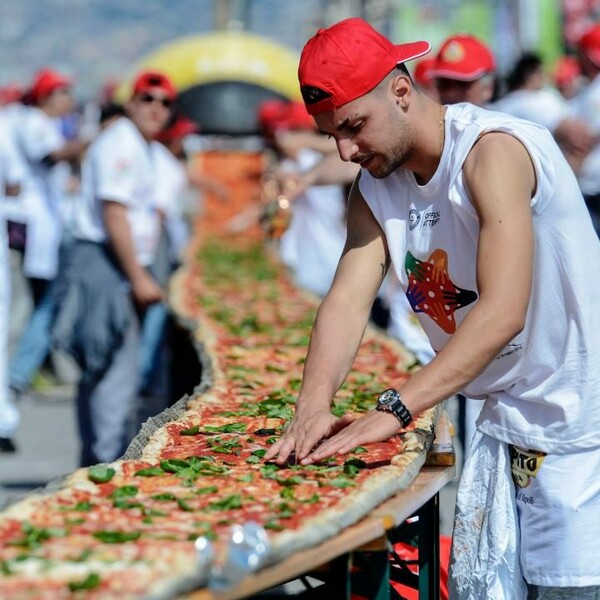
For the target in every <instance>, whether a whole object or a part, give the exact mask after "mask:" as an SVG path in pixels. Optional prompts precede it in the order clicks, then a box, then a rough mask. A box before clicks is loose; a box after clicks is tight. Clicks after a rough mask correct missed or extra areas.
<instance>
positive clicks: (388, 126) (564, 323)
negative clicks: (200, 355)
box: [265, 19, 600, 600]
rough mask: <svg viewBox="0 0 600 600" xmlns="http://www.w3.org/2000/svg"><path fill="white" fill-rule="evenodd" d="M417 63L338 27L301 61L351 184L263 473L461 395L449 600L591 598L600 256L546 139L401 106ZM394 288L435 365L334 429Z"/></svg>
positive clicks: (385, 432) (416, 99)
mask: <svg viewBox="0 0 600 600" xmlns="http://www.w3.org/2000/svg"><path fill="white" fill-rule="evenodd" d="M428 49H429V44H427V43H426V42H416V43H412V44H400V45H394V44H392V43H391V42H390V41H389V40H388V39H386V38H385V37H383V36H382V35H380V34H379V33H378V32H376V31H375V30H374V29H373V28H372V27H371V26H369V25H368V24H367V23H366V22H365V21H362V20H361V19H348V20H345V21H341V22H339V23H337V24H335V25H332V26H331V27H329V28H327V29H321V30H319V31H318V32H317V34H316V35H315V36H314V37H312V38H311V39H310V40H309V41H308V42H307V44H306V45H305V47H304V49H303V51H302V55H301V58H300V66H299V69H298V76H299V80H300V86H301V90H302V95H303V98H304V101H305V104H306V107H307V110H308V111H309V113H311V114H312V115H313V117H314V118H315V122H316V123H317V126H318V127H319V129H320V130H321V131H322V132H323V133H326V134H328V135H331V136H332V137H333V138H334V139H335V141H336V143H337V147H338V152H339V154H340V157H341V158H342V159H343V160H345V161H352V162H354V163H356V164H358V165H360V167H361V171H360V174H359V176H358V178H357V181H356V182H355V184H354V187H353V189H352V192H351V193H350V198H349V201H348V219H347V241H346V245H345V248H344V251H343V253H342V257H341V259H340V262H339V264H338V268H337V271H336V275H335V278H334V281H333V284H332V287H331V289H330V291H329V292H328V294H327V295H326V297H325V298H324V300H323V302H322V303H321V305H320V307H319V310H318V313H317V317H316V320H315V324H314V326H313V330H312V335H311V341H310V345H309V350H308V354H307V357H306V362H305V366H304V374H303V379H302V384H301V387H300V391H299V394H298V401H297V405H296V414H295V416H294V419H293V420H292V422H291V423H290V425H289V426H288V428H287V429H286V431H285V433H284V435H283V436H282V437H281V438H280V440H278V441H277V442H276V443H275V444H274V445H273V446H272V447H271V449H270V450H269V451H268V452H267V454H266V455H265V459H266V460H273V459H275V460H276V461H277V462H278V463H279V464H283V463H284V462H285V461H286V460H287V459H288V458H289V456H290V455H291V453H292V452H294V454H295V460H296V461H298V462H300V463H301V464H304V465H307V464H311V463H314V462H319V461H322V460H324V459H326V458H327V457H329V456H331V455H333V454H336V453H347V452H350V451H351V450H352V449H354V448H356V447H357V446H360V445H362V444H368V443H370V442H377V441H380V440H384V439H387V438H388V437H390V436H391V435H394V434H396V433H398V432H399V431H401V429H402V428H405V427H407V426H408V425H410V423H411V422H412V420H413V415H416V414H418V413H420V412H422V411H423V410H425V409H428V408H430V407H433V406H435V405H436V404H438V403H440V402H442V401H443V400H444V399H445V398H448V397H449V396H451V395H452V394H455V393H457V392H458V391H464V393H465V395H467V396H468V397H475V398H480V399H482V400H485V402H484V407H483V411H482V413H481V415H480V417H479V419H478V430H477V432H476V433H475V437H474V439H473V442H472V444H471V448H470V454H469V456H468V458H467V462H466V464H465V466H464V469H463V474H462V478H461V483H460V486H459V491H458V498H457V512H456V520H455V526H454V535H453V540H454V549H455V552H454V553H453V559H452V576H451V582H450V583H451V588H452V590H453V593H454V596H453V597H454V598H458V599H465V600H466V599H471V600H472V599H481V600H484V599H488V598H525V597H528V598H530V599H535V600H537V599H540V598H542V597H553V595H554V597H564V598H572V599H575V598H577V599H578V600H579V599H581V598H594V597H596V596H597V594H598V593H599V590H600V587H599V586H600V564H599V563H598V561H597V560H596V552H595V551H594V549H595V548H597V540H598V539H599V538H600V521H599V520H598V519H597V511H598V508H599V507H600V491H599V490H598V486H597V470H598V469H600V444H599V442H598V433H597V429H598V428H597V423H598V422H600V393H599V391H600V361H599V360H598V359H599V355H598V351H597V350H596V349H598V348H600V343H599V342H600V337H599V336H600V314H599V312H598V310H597V306H598V303H599V302H600V280H598V278H596V277H590V273H591V272H594V270H596V271H597V270H598V268H600V242H599V241H598V240H597V238H596V235H595V232H594V230H593V227H592V224H591V221H590V219H589V216H588V214H587V211H586V208H585V205H584V202H583V199H582V197H581V193H580V191H579V189H578V186H577V182H576V180H575V177H574V175H573V172H572V171H571V169H570V167H569V166H568V164H567V163H566V161H565V159H564V157H563V156H562V154H561V152H560V150H559V148H558V147H557V145H556V143H555V142H554V140H553V138H552V136H551V135H550V133H549V132H548V131H547V130H546V129H545V128H543V127H541V126H539V125H536V124H534V123H531V122H528V121H522V120H518V119H515V118H514V117H510V116H507V115H503V114H502V113H497V112H493V111H487V110H485V109H482V108H479V107H477V106H474V105H473V104H469V103H461V104H455V105H451V106H446V107H444V106H440V105H439V104H438V103H436V102H435V101H433V100H431V98H429V97H428V96H427V95H426V94H424V93H422V92H421V91H420V90H419V89H418V88H415V86H414V85H413V82H412V80H411V78H410V75H409V74H408V72H407V70H406V68H405V66H404V62H405V61H408V60H411V59H415V58H418V57H419V56H422V55H423V54H424V53H426V52H427V50H428ZM389 269H393V270H394V273H395V275H396V276H397V277H398V279H399V280H400V283H401V285H402V287H403V288H404V290H405V292H406V295H407V298H408V300H409V302H410V305H411V306H412V308H413V311H414V312H415V314H416V316H417V317H418V318H419V321H420V322H421V324H422V326H423V328H424V329H425V331H426V333H427V335H428V337H429V339H430V342H431V344H432V347H433V348H434V350H435V351H436V356H435V358H433V360H432V361H431V362H430V363H429V364H427V365H426V366H424V367H423V368H422V369H420V370H418V371H417V372H415V373H414V374H413V375H412V376H411V377H410V378H409V379H408V380H407V381H403V382H396V381H382V382H381V383H382V386H381V387H382V389H383V388H384V387H385V388H387V389H385V390H384V391H383V392H382V393H381V394H380V395H379V396H378V397H377V398H373V404H374V406H376V408H375V409H374V410H371V411H369V412H367V413H366V414H365V415H363V416H362V417H360V418H358V419H352V418H351V417H349V416H348V415H346V416H343V417H341V418H337V417H335V416H334V415H333V414H332V412H331V406H332V402H333V399H334V396H335V394H336V392H337V390H338V389H339V388H340V386H341V385H342V383H343V382H344V380H345V378H346V376H347V375H348V373H349V370H350V368H351V366H352V364H353V363H354V359H355V357H356V353H357V351H358V348H359V345H360V342H361V338H362V335H363V332H364V329H365V325H366V323H367V320H368V316H369V311H370V308H371V306H372V304H373V300H374V298H375V296H376V294H377V290H378V288H379V286H380V285H381V282H382V279H383V278H384V276H385V274H386V273H387V271H388V270H389ZM319 442H322V443H321V444H319ZM511 475H512V477H511ZM565 481H569V485H568V486H565V484H564V482H565ZM582 498H585V500H582ZM555 588H561V589H560V590H558V591H557V590H556V589H555ZM559 592H560V594H562V595H560V596H559V595H558V594H559ZM527 594H529V595H528V596H527Z"/></svg>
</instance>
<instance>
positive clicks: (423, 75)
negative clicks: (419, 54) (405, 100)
mask: <svg viewBox="0 0 600 600" xmlns="http://www.w3.org/2000/svg"><path fill="white" fill-rule="evenodd" d="M435 63H436V60H435V57H432V58H424V59H423V60H420V61H419V62H418V63H417V64H416V65H415V69H414V71H413V77H414V79H415V81H416V82H417V83H418V84H419V85H422V86H428V85H430V84H431V82H432V80H433V77H432V76H431V69H433V67H434V66H435Z"/></svg>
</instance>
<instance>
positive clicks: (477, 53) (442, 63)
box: [429, 34, 496, 106]
mask: <svg viewBox="0 0 600 600" xmlns="http://www.w3.org/2000/svg"><path fill="white" fill-rule="evenodd" d="M495 70H496V61H495V60H494V55H493V54H492V52H491V50H490V49H489V48H488V47H487V46H486V45H485V44H484V43H483V42H482V41H481V40H479V39H477V38H476V37H475V36H472V35H466V34H458V35H453V36H450V37H449V38H447V39H446V40H445V41H444V43H443V44H442V45H441V47H440V49H439V51H438V53H437V55H436V57H435V63H434V64H433V65H432V66H431V68H430V71H429V76H430V77H431V78H432V79H434V80H435V83H436V86H437V89H438V93H439V95H440V102H441V103H442V104H456V103H457V102H471V103H472V104H476V105H477V106H485V105H486V104H487V103H488V102H489V101H490V100H491V99H492V96H493V94H494V77H495V76H494V73H495Z"/></svg>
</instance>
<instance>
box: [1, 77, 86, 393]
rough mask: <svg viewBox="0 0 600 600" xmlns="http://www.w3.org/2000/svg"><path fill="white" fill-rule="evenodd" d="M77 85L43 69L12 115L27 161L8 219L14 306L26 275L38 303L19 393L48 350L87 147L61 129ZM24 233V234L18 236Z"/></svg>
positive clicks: (14, 360)
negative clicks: (77, 173) (72, 195)
mask: <svg viewBox="0 0 600 600" xmlns="http://www.w3.org/2000/svg"><path fill="white" fill-rule="evenodd" d="M72 85H73V82H72V80H71V79H70V78H69V77H67V76H65V75H63V74H61V73H59V72H57V71H55V70H52V69H42V70H40V71H39V72H38V73H37V74H36V76H35V77H34V80H33V82H32V84H31V87H30V89H29V91H28V93H27V96H28V105H27V106H21V107H20V109H18V110H17V111H16V112H14V111H13V113H12V123H11V131H12V133H13V135H14V137H15V140H16V142H17V143H16V145H17V147H18V148H19V150H20V152H21V153H22V156H23V158H24V161H25V164H26V174H25V178H24V181H23V185H22V191H21V194H20V196H19V198H18V199H17V200H16V201H15V202H14V203H11V204H12V205H11V216H10V222H9V232H10V234H11V235H10V239H11V242H12V245H11V248H12V249H11V254H12V255H13V261H14V262H13V266H12V268H13V273H12V277H13V281H14V282H15V284H17V285H15V293H16V294H17V296H16V298H15V303H14V304H15V306H16V307H19V306H20V305H22V304H23V302H22V300H23V296H22V291H23V288H22V286H19V285H18V283H19V281H20V280H21V277H22V276H24V277H26V278H27V282H28V284H29V285H28V287H29V288H30V290H31V295H32V296H33V303H34V312H33V313H32V314H31V315H30V316H29V320H28V321H27V323H26V325H25V327H24V329H23V330H22V332H20V337H19V339H18V343H17V345H16V348H15V350H14V352H13V355H12V357H11V364H10V386H11V388H12V390H13V391H14V392H15V394H20V393H22V392H24V391H26V390H27V389H28V387H29V385H30V384H31V381H32V379H33V377H34V376H35V374H36V372H37V370H38V368H39V367H40V366H41V364H42V363H43V361H44V360H45V358H46V356H47V353H48V344H49V338H48V335H47V333H48V331H47V326H46V324H47V322H48V319H47V318H46V317H47V315H49V313H50V304H51V294H52V285H53V282H54V280H55V278H56V277H57V274H58V270H59V253H60V248H61V243H62V240H63V226H64V222H63V220H64V215H65V210H64V203H65V202H67V200H66V195H67V187H68V181H69V180H70V177H71V175H72V168H73V166H76V167H77V168H78V165H79V162H80V160H81V156H82V154H83V152H84V150H85V148H86V147H87V142H86V141H83V140H80V139H77V138H75V139H67V137H66V136H65V135H64V133H63V130H62V127H61V124H62V119H63V118H64V117H67V116H68V115H69V114H70V113H71V112H72V110H73V107H74V103H73V98H72V95H71V88H72ZM23 231H24V232H25V233H23ZM19 232H20V233H21V235H20V236H17V235H13V234H15V233H19ZM16 265H18V267H16ZM17 269H18V272H17ZM20 276H21V277H20ZM17 310H18V308H17ZM15 314H16V315H17V317H18V313H17V312H16V311H15Z"/></svg>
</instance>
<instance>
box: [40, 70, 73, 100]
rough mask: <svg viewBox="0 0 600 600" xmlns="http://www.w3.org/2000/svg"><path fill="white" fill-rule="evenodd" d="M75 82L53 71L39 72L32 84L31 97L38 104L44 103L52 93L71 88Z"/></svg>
mask: <svg viewBox="0 0 600 600" xmlns="http://www.w3.org/2000/svg"><path fill="white" fill-rule="evenodd" d="M72 85H73V80H72V79H71V78H69V77H67V76H66V75H62V74H61V73H58V72H57V71H54V70H52V69H42V70H41V71H38V72H37V74H36V76H35V77H34V79H33V83H32V84H31V89H30V91H29V95H30V97H31V100H32V101H33V102H35V103H36V104H39V103H40V102H43V101H44V100H45V99H46V98H47V97H48V96H49V95H50V94H51V93H52V92H54V91H56V90H58V89H61V88H70V87H71V86H72Z"/></svg>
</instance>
